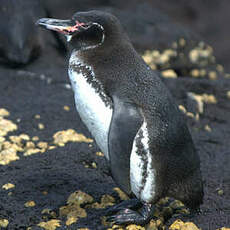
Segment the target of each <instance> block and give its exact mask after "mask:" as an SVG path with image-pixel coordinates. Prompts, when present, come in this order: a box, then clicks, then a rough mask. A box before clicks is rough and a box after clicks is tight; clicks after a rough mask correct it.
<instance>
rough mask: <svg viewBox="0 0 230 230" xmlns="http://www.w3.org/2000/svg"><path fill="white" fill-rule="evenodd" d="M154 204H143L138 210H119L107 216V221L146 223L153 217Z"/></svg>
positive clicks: (119, 223)
mask: <svg viewBox="0 0 230 230" xmlns="http://www.w3.org/2000/svg"><path fill="white" fill-rule="evenodd" d="M153 212H154V205H152V204H143V206H142V208H141V210H140V212H137V211H134V210H131V209H128V208H126V209H123V210H121V211H119V212H118V213H117V214H116V215H112V216H110V217H108V218H107V221H110V222H114V223H115V224H118V225H123V224H124V225H126V224H137V225H146V224H147V223H148V222H149V221H150V220H151V218H152V217H153Z"/></svg>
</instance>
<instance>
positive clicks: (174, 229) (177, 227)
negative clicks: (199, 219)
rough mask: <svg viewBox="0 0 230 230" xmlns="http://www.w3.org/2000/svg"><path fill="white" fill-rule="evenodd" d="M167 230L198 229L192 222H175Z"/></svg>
mask: <svg viewBox="0 0 230 230" xmlns="http://www.w3.org/2000/svg"><path fill="white" fill-rule="evenodd" d="M169 230H199V228H198V227H197V226H196V225H195V224H194V223H192V222H185V223H184V222H183V221H181V220H176V221H175V222H174V223H173V224H172V225H171V226H170V227H169Z"/></svg>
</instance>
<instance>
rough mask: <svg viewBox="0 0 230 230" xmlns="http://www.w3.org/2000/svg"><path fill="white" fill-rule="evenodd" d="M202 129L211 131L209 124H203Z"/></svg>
mask: <svg viewBox="0 0 230 230" xmlns="http://www.w3.org/2000/svg"><path fill="white" fill-rule="evenodd" d="M204 130H205V131H207V132H211V131H212V129H211V128H210V126H209V125H205V127H204Z"/></svg>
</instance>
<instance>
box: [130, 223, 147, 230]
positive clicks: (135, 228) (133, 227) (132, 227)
mask: <svg viewBox="0 0 230 230" xmlns="http://www.w3.org/2000/svg"><path fill="white" fill-rule="evenodd" d="M126 230H145V227H141V226H139V225H135V224H130V225H128V226H127V227H126Z"/></svg>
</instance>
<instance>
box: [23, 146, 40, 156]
mask: <svg viewBox="0 0 230 230" xmlns="http://www.w3.org/2000/svg"><path fill="white" fill-rule="evenodd" d="M40 152H41V149H38V148H34V149H28V150H27V151H26V152H25V153H24V154H23V156H30V155H33V154H36V153H40Z"/></svg>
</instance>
